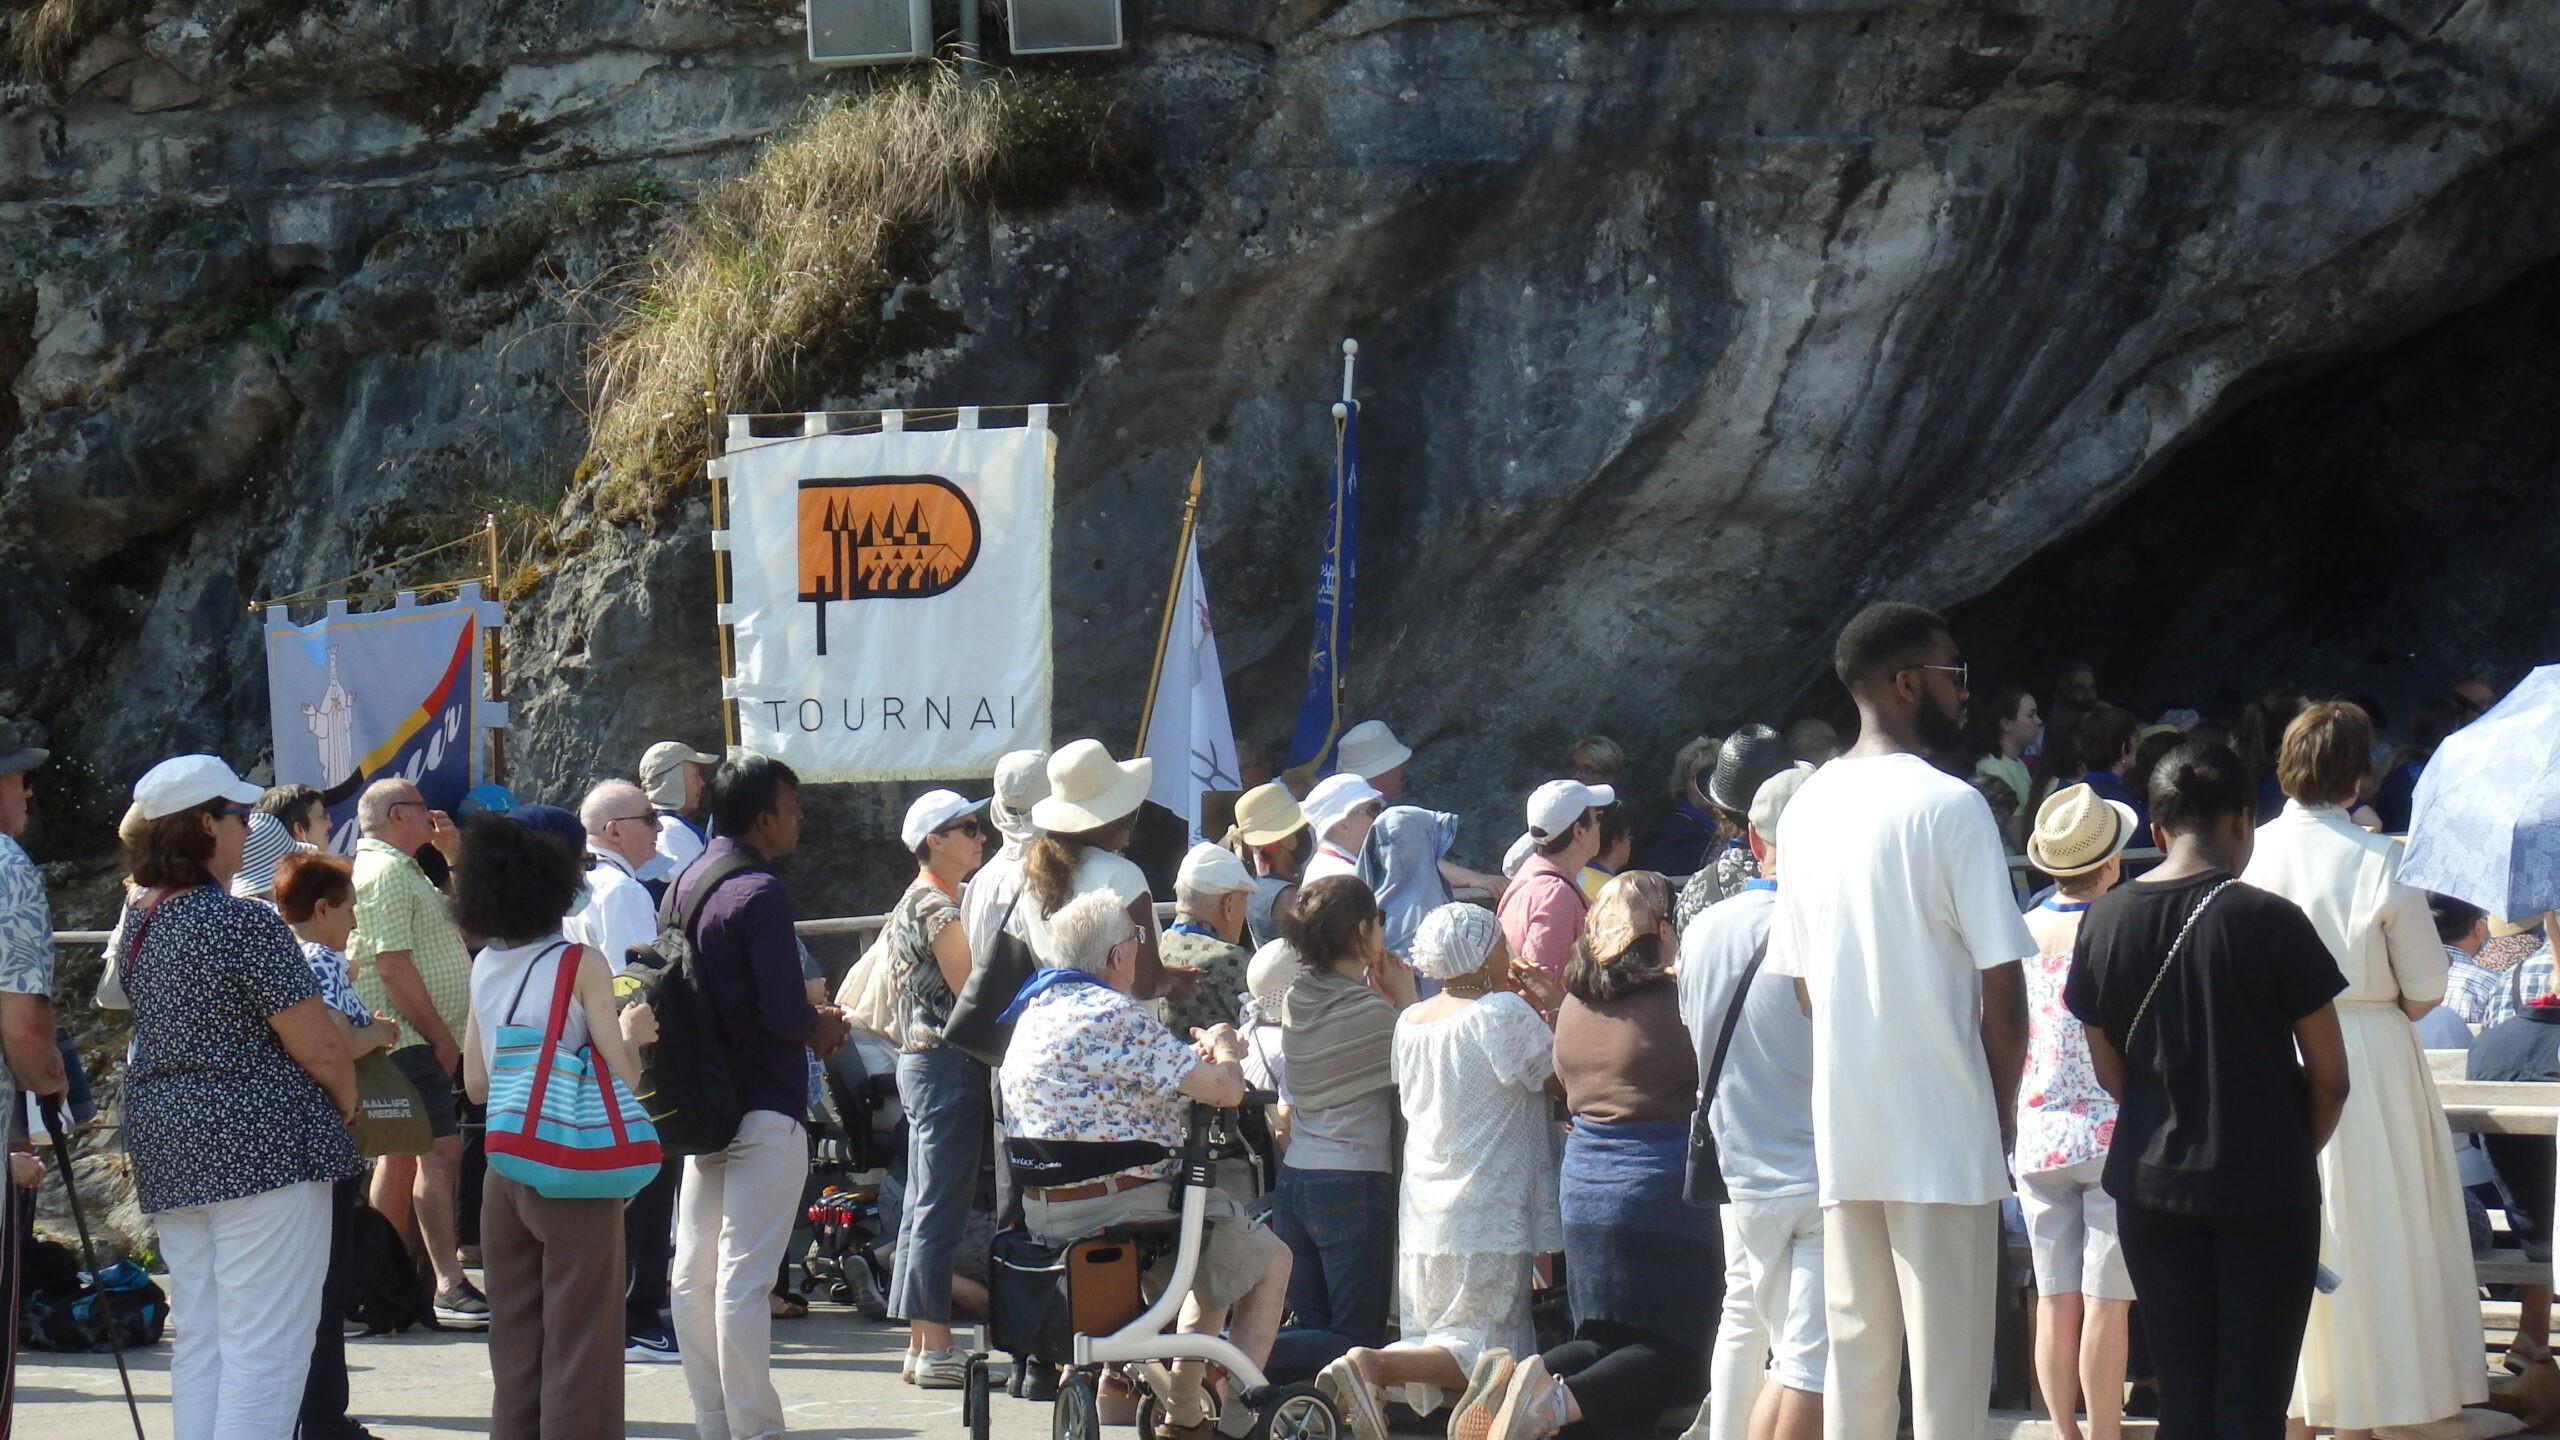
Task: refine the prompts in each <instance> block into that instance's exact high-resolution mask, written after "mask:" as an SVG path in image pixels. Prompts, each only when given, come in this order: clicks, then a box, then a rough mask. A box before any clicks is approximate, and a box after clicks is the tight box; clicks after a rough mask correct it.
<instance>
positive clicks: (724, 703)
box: [702, 371, 738, 751]
mask: <svg viewBox="0 0 2560 1440" xmlns="http://www.w3.org/2000/svg"><path fill="white" fill-rule="evenodd" d="M702 420H703V462H702V472H703V478H704V479H705V481H706V482H707V483H708V485H709V488H710V491H711V528H712V529H714V530H725V529H727V528H728V517H727V516H725V515H723V514H722V513H721V511H722V509H723V508H724V507H723V506H722V505H721V503H720V501H721V498H722V496H721V493H720V480H719V477H718V476H715V475H713V474H712V473H711V462H713V461H715V460H717V459H719V458H720V386H719V381H718V379H717V377H716V376H714V375H713V374H711V373H710V372H708V371H706V372H705V373H704V374H703V377H702ZM711 564H712V568H713V570H714V572H715V573H714V576H713V588H714V590H715V591H717V590H719V588H720V587H719V584H718V575H717V573H716V572H717V571H718V568H719V566H720V554H719V552H718V551H714V552H712V556H711ZM715 598H717V599H718V600H719V601H720V602H721V603H723V604H726V603H727V602H728V599H729V597H728V596H727V595H726V594H718V595H716V597H715ZM716 628H717V630H718V632H719V653H720V684H721V689H722V691H723V692H724V693H723V694H722V695H721V696H720V745H721V748H722V750H723V751H728V750H735V749H737V748H738V707H737V706H736V705H735V704H733V703H732V702H731V701H730V699H729V697H728V695H727V694H726V693H725V692H726V691H727V689H728V682H729V679H730V677H731V676H732V675H734V674H735V673H736V671H737V659H736V657H735V655H733V654H732V653H731V650H730V646H731V644H732V637H731V636H730V633H729V627H728V626H726V625H721V626H718V627H716Z"/></svg>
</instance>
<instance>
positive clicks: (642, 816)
mask: <svg viewBox="0 0 2560 1440" xmlns="http://www.w3.org/2000/svg"><path fill="white" fill-rule="evenodd" d="M604 823H606V824H607V825H622V824H643V823H645V824H646V825H648V827H649V828H650V829H652V830H655V829H657V828H658V812H657V811H655V810H643V811H641V812H640V813H639V814H637V815H616V816H614V817H613V818H612V819H611V820H607V821H606V822H604Z"/></svg>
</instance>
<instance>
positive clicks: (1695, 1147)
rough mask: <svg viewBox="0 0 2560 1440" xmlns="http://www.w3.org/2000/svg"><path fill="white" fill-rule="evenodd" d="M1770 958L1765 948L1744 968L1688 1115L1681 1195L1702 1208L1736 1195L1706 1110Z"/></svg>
mask: <svg viewBox="0 0 2560 1440" xmlns="http://www.w3.org/2000/svg"><path fill="white" fill-rule="evenodd" d="M1768 958H1769V953H1768V951H1767V950H1765V949H1764V950H1762V951H1761V952H1760V953H1759V954H1757V955H1754V956H1753V957H1751V963H1750V964H1748V965H1746V966H1744V967H1743V968H1742V983H1741V984H1739V985H1736V986H1735V987H1734V988H1733V1003H1732V1004H1730V1005H1727V1006H1725V1007H1724V1028H1723V1029H1722V1030H1720V1031H1718V1032H1717V1033H1716V1053H1715V1058H1714V1059H1713V1060H1711V1061H1709V1062H1708V1064H1707V1073H1706V1074H1705V1075H1703V1076H1700V1077H1699V1081H1698V1109H1697V1112H1696V1113H1695V1114H1693V1115H1691V1116H1690V1117H1689V1173H1688V1174H1687V1175H1686V1176H1685V1177H1683V1178H1682V1180H1681V1184H1680V1198H1681V1199H1683V1200H1686V1201H1688V1202H1689V1203H1690V1204H1691V1205H1693V1206H1695V1207H1696V1208H1698V1209H1700V1210H1713V1209H1714V1208H1716V1207H1717V1206H1719V1205H1722V1204H1723V1203H1725V1202H1726V1201H1727V1200H1730V1199H1732V1198H1733V1194H1732V1192H1731V1191H1729V1190H1727V1189H1726V1188H1725V1184H1724V1161H1723V1158H1722V1157H1721V1156H1719V1155H1717V1154H1716V1132H1715V1131H1714V1130H1712V1129H1710V1128H1708V1125H1707V1112H1708V1111H1709V1110H1710V1109H1712V1108H1713V1107H1714V1105H1715V1103H1716V1082H1717V1081H1719V1080H1721V1079H1723V1078H1724V1057H1725V1052H1726V1051H1728V1050H1731V1049H1732V1048H1733V1032H1734V1031H1735V1030H1736V1029H1738V1028H1739V1027H1740V1026H1741V1024H1742V1002H1744V1001H1745V1000H1748V999H1750V998H1751V982H1752V981H1754V980H1757V979H1759V978H1760V962H1761V961H1763V960H1766V959H1768Z"/></svg>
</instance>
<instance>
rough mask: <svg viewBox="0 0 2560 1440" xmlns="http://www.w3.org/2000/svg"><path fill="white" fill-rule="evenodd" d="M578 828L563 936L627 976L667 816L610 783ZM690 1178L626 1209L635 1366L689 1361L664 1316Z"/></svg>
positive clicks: (647, 936) (626, 1318)
mask: <svg viewBox="0 0 2560 1440" xmlns="http://www.w3.org/2000/svg"><path fill="white" fill-rule="evenodd" d="M578 823H579V824H580V825H581V826H583V827H585V829H586V832H587V908H585V909H584V910H581V911H579V912H578V913H577V914H575V915H572V916H570V917H569V919H568V921H567V923H566V924H564V925H563V926H562V927H561V933H562V934H564V935H566V936H568V938H570V939H571V940H574V941H576V942H577V943H579V944H581V945H584V946H587V947H588V948H590V949H592V950H594V951H595V952H596V953H598V954H600V955H602V956H604V959H605V963H606V964H607V965H609V966H611V967H613V973H615V974H616V975H619V974H621V973H622V965H623V958H624V957H625V956H627V955H629V954H630V953H631V947H632V946H634V945H646V944H649V943H650V942H652V941H654V940H656V939H657V938H658V908H657V906H656V904H654V903H653V902H652V901H651V900H650V898H649V891H648V887H646V886H644V885H642V884H641V883H640V880H639V878H638V876H637V874H636V872H637V871H639V870H640V869H641V868H642V867H644V866H646V865H647V864H649V862H650V861H652V860H655V859H656V858H658V827H659V824H660V823H661V822H660V817H659V815H658V812H657V811H656V810H655V809H654V808H652V807H651V806H650V804H649V796H648V793H647V792H646V791H644V790H642V789H641V788H640V787H639V786H637V785H634V784H632V783H631V782H630V781H628V780H607V781H605V782H603V783H602V784H600V785H598V786H596V787H595V788H594V789H592V790H589V791H588V792H587V798H586V799H584V800H582V801H580V802H578ZM632 983H633V984H634V985H635V986H636V984H637V982H636V981H635V982H632ZM683 1178H684V1162H682V1161H681V1160H673V1159H671V1160H669V1161H668V1162H667V1163H666V1164H665V1165H663V1166H661V1167H660V1168H659V1171H658V1178H656V1179H655V1180H652V1181H650V1182H649V1183H648V1185H646V1186H645V1187H643V1188H642V1189H641V1191H640V1193H639V1194H637V1195H634V1196H632V1197H631V1198H630V1199H629V1200H626V1201H624V1202H623V1205H622V1253H623V1263H624V1266H625V1270H626V1275H625V1286H624V1303H623V1326H622V1334H623V1338H622V1358H623V1359H624V1360H627V1361H630V1362H632V1363H634V1364H642V1365H673V1364H676V1363H678V1362H679V1361H680V1360H681V1359H682V1358H683V1357H682V1356H681V1355H679V1354H678V1353H677V1349H676V1337H675V1332H674V1331H673V1330H671V1329H669V1328H668V1326H667V1323H666V1321H665V1320H664V1319H663V1318H661V1316H660V1314H659V1312H660V1311H662V1310H664V1309H666V1306H667V1266H668V1263H669V1261H670V1260H672V1259H673V1258H674V1254H675V1235H674V1227H675V1212H676V1186H677V1184H678V1182H679V1181H681V1180H682V1179H683Z"/></svg>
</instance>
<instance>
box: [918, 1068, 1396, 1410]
mask: <svg viewBox="0 0 2560 1440" xmlns="http://www.w3.org/2000/svg"><path fill="white" fill-rule="evenodd" d="M1277 1098H1278V1097H1276V1096H1274V1095H1272V1094H1271V1093H1270V1092H1269V1091H1255V1092H1252V1093H1250V1094H1248V1095H1247V1096H1246V1097H1245V1106H1246V1107H1247V1109H1248V1110H1251V1111H1254V1112H1255V1113H1258V1107H1260V1106H1263V1105H1268V1104H1271V1103H1273V1102H1274V1101H1275V1100H1276V1099H1277ZM1237 1115H1238V1112H1235V1111H1224V1110H1220V1109H1217V1108H1215V1107H1213V1106H1209V1105H1204V1104H1199V1103H1196V1102H1195V1103H1194V1104H1193V1105H1192V1106H1191V1113H1190V1118H1189V1121H1188V1123H1187V1124H1186V1125H1185V1127H1184V1135H1183V1147H1182V1155H1181V1168H1180V1169H1179V1170H1178V1171H1176V1172H1175V1174H1174V1176H1173V1186H1174V1190H1175V1193H1176V1194H1177V1195H1178V1196H1180V1201H1179V1204H1180V1207H1181V1218H1180V1219H1179V1220H1177V1221H1172V1222H1149V1223H1143V1224H1135V1225H1119V1226H1113V1227H1110V1228H1109V1229H1106V1230H1104V1231H1103V1232H1102V1233H1101V1234H1100V1235H1097V1236H1093V1237H1090V1238H1087V1239H1083V1240H1078V1241H1074V1242H1072V1243H1069V1244H1066V1245H1063V1246H1049V1245H1047V1244H1046V1243H1045V1242H1042V1241H1040V1240H1038V1239H1037V1238H1036V1237H1033V1236H1030V1235H1029V1234H1028V1232H1026V1231H1023V1230H1021V1229H1019V1228H1015V1229H1009V1230H1007V1231H1006V1232H1005V1233H1004V1234H1003V1235H1001V1236H999V1237H998V1242H997V1252H996V1263H995V1265H994V1266H993V1267H992V1269H991V1271H990V1282H991V1283H990V1286H989V1289H990V1292H991V1295H990V1306H991V1309H992V1311H993V1316H992V1321H993V1323H992V1325H991V1329H992V1331H993V1334H992V1337H991V1338H992V1340H993V1343H994V1344H995V1345H996V1346H997V1347H998V1348H999V1349H1004V1350H1010V1351H1012V1352H1014V1353H1015V1354H1017V1355H1033V1356H1039V1357H1043V1358H1047V1359H1053V1360H1059V1361H1061V1362H1062V1363H1065V1364H1068V1365H1070V1366H1072V1367H1073V1368H1072V1369H1071V1370H1070V1372H1069V1373H1068V1375H1067V1377H1066V1378H1065V1379H1064V1380H1062V1381H1060V1382H1059V1385H1058V1399H1057V1403H1056V1409H1055V1411H1054V1413H1053V1418H1052V1419H1051V1422H1050V1432H1049V1433H1050V1435H1051V1436H1052V1437H1053V1440H1102V1419H1101V1414H1100V1409H1099V1406H1098V1404H1097V1393H1098V1392H1097V1384H1098V1380H1099V1377H1100V1374H1101V1372H1102V1371H1103V1370H1104V1369H1105V1368H1106V1367H1107V1368H1110V1369H1112V1370H1115V1371H1118V1372H1119V1373H1120V1374H1122V1375H1123V1376H1125V1377H1126V1378H1128V1379H1129V1380H1131V1381H1132V1382H1134V1383H1135V1384H1136V1385H1137V1387H1138V1389H1139V1395H1140V1398H1139V1401H1138V1415H1137V1420H1138V1435H1139V1437H1140V1440H1147V1437H1150V1436H1152V1435H1154V1434H1155V1431H1156V1421H1157V1417H1158V1416H1159V1415H1161V1414H1162V1413H1163V1409H1164V1407H1165V1406H1166V1405H1167V1404H1169V1403H1170V1399H1171V1397H1170V1394H1169V1390H1168V1387H1169V1385H1170V1383H1171V1379H1172V1375H1171V1371H1170V1369H1169V1368H1168V1367H1169V1366H1170V1365H1171V1363H1172V1362H1173V1361H1175V1360H1205V1361H1207V1362H1208V1363H1209V1364H1210V1365H1211V1366H1213V1367H1215V1368H1216V1369H1217V1370H1222V1371H1224V1372H1225V1374H1226V1381H1227V1384H1226V1396H1225V1398H1224V1400H1223V1401H1221V1400H1220V1398H1219V1396H1218V1392H1217V1390H1216V1388H1214V1387H1213V1388H1211V1390H1210V1392H1209V1397H1210V1403H1211V1406H1212V1407H1213V1410H1214V1413H1213V1415H1212V1417H1211V1418H1212V1419H1213V1420H1214V1421H1215V1422H1216V1429H1217V1432H1218V1434H1219V1435H1220V1436H1222V1437H1225V1440H1347V1437H1348V1435H1349V1427H1348V1426H1347V1425H1346V1424H1344V1422H1343V1419H1342V1417H1341V1415H1340V1414H1338V1413H1337V1412H1336V1411H1335V1410H1334V1408H1333V1402H1332V1401H1331V1400H1329V1399H1327V1398H1326V1397H1325V1396H1324V1394H1323V1393H1322V1392H1320V1391H1318V1390H1317V1389H1316V1388H1315V1387H1314V1386H1312V1385H1273V1384H1272V1383H1270V1380H1269V1379H1268V1377H1266V1376H1265V1375H1264V1374H1263V1373H1262V1370H1261V1367H1259V1366H1257V1365H1255V1364H1254V1363H1253V1362H1252V1361H1251V1360H1249V1359H1247V1358H1246V1357H1245V1354H1244V1352H1243V1351H1241V1350H1238V1349H1237V1348H1236V1347H1235V1346H1233V1345H1231V1344H1229V1343H1228V1342H1227V1341H1226V1339H1225V1338H1224V1337H1222V1336H1217V1335H1190V1334H1180V1333H1176V1332H1174V1331H1173V1329H1172V1326H1173V1324H1174V1322H1175V1320H1176V1318H1177V1317H1178V1316H1179V1315H1180V1313H1181V1310H1182V1303H1183V1299H1184V1297H1185V1296H1187V1295H1189V1294H1190V1293H1191V1280H1192V1276H1193V1275H1194V1273H1195V1272H1196V1271H1197V1269H1198V1266H1199V1260H1200V1251H1201V1244H1202V1239H1203V1233H1204V1231H1205V1230H1206V1228H1207V1222H1206V1220H1205V1218H1204V1208H1205V1206H1206V1203H1207V1198H1206V1197H1207V1192H1208V1189H1209V1187H1210V1186H1211V1185H1212V1184H1213V1183H1214V1167H1215V1164H1216V1159H1215V1157H1216V1155H1217V1154H1218V1152H1219V1151H1220V1150H1221V1149H1229V1150H1232V1149H1233V1148H1234V1147H1235V1146H1237V1145H1239V1144H1240V1143H1242V1142H1241V1140H1240V1138H1239V1135H1238V1132H1237V1129H1236V1117H1237ZM1167 1255H1170V1257H1171V1263H1172V1273H1171V1274H1170V1275H1168V1276H1167V1277H1166V1278H1165V1282H1164V1285H1163V1288H1162V1289H1160V1290H1158V1291H1157V1292H1156V1295H1155V1298H1154V1300H1153V1302H1152V1303H1149V1302H1147V1301H1146V1299H1145V1298H1144V1291H1143V1288H1142V1280H1141V1277H1142V1276H1143V1275H1144V1274H1145V1272H1146V1271H1147V1270H1148V1269H1149V1268H1150V1267H1151V1266H1152V1265H1153V1264H1154V1263H1155V1262H1156V1261H1158V1260H1161V1259H1163V1258H1165V1257H1166V1256H1167ZM1062 1352H1063V1353H1062ZM989 1388H990V1387H989V1385H988V1379H987V1356H986V1354H985V1352H979V1353H977V1354H973V1355H971V1356H970V1357H969V1368H968V1379H967V1382H966V1384H965V1387H964V1388H963V1390H962V1392H961V1403H960V1420H961V1423H962V1424H963V1425H965V1426H967V1427H968V1430H969V1434H970V1440H987V1435H988V1429H989V1423H990V1422H989V1416H988V1412H987V1404H988V1397H989Z"/></svg>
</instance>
